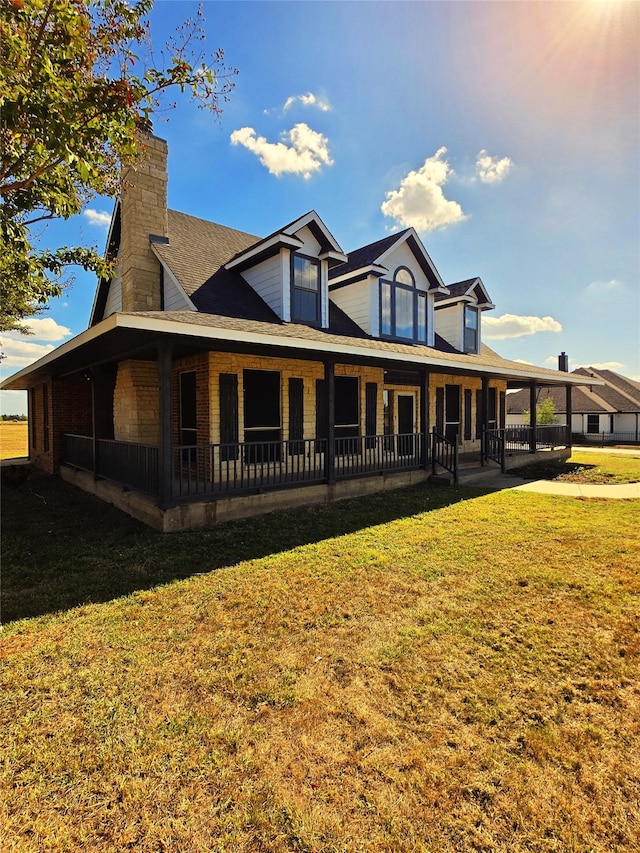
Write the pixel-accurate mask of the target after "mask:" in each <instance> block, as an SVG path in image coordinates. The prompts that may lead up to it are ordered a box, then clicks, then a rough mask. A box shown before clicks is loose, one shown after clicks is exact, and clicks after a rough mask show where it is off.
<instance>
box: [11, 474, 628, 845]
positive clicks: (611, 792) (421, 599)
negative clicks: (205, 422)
mask: <svg viewBox="0 0 640 853" xmlns="http://www.w3.org/2000/svg"><path fill="white" fill-rule="evenodd" d="M72 493H73V490H72V489H71V488H70V487H68V486H65V484H63V483H61V482H60V481H57V480H54V479H46V480H45V479H43V480H41V481H38V480H34V481H33V482H32V483H31V484H29V483H27V484H24V485H23V486H22V487H20V488H19V489H17V490H16V491H15V492H12V493H10V494H9V495H8V497H6V499H5V502H4V503H5V514H6V520H5V528H4V529H5V532H4V546H5V548H6V550H7V554H6V556H5V569H4V571H5V580H4V591H5V595H7V603H6V604H5V608H7V607H9V612H10V613H11V614H13V616H12V618H17V617H19V616H26V615H28V614H29V612H31V611H32V610H35V611H37V612H41V613H46V612H47V610H49V609H51V608H52V607H68V606H70V605H71V604H72V603H76V604H80V602H81V601H83V600H85V601H87V602H88V601H89V600H91V599H93V600H97V601H102V602H103V603H93V604H90V603H84V604H81V605H80V606H78V607H75V608H73V609H65V610H62V611H61V612H58V613H48V614H47V615H43V616H40V617H38V618H28V619H21V620H18V621H15V622H13V623H12V624H9V625H8V626H7V627H5V629H4V636H3V640H2V644H3V654H4V660H5V664H4V667H3V669H2V672H1V676H0V677H1V680H2V688H1V689H2V696H3V701H2V703H0V732H1V734H0V739H1V741H2V743H1V746H2V756H3V759H2V771H1V772H2V776H1V780H0V784H1V785H2V788H1V797H0V847H1V849H2V850H3V851H5V850H6V851H18V850H19V851H30V850H33V851H36V850H37V851H43V850H56V851H67V850H68V851H72V850H73V851H75V850H86V849H91V850H98V851H102V850H104V851H113V850H125V849H135V850H136V851H143V853H146V851H160V850H166V851H173V850H176V851H178V850H179V851H186V853H190V851H205V850H206V851H252V852H253V851H256V853H257V851H275V852H276V853H279V851H314V853H315V851H318V853H324V851H326V853H329V851H332V852H335V851H344V853H346V852H347V851H349V853H351V851H365V852H366V851H376V853H377V851H389V852H390V851H394V853H404V851H406V852H407V853H409V851H412V853H413V851H418V853H420V851H422V853H426V851H430V853H431V851H432V852H433V853H454V851H455V853H465V851H505V853H506V851H509V853H524V851H558V853H560V851H562V853H565V851H574V853H583V852H584V851H592V853H600V851H625V853H626V851H633V850H637V838H638V837H639V835H640V805H639V804H640V728H639V726H638V719H639V715H638V711H639V708H640V692H639V690H638V683H639V678H638V676H639V674H640V673H639V666H638V663H639V659H640V620H639V617H638V608H637V597H638V593H640V558H639V556H638V554H639V552H640V549H639V545H640V542H639V539H640V535H639V533H638V525H637V518H638V503H637V502H633V501H612V502H605V501H585V500H578V499H571V498H560V497H550V496H544V495H532V494H531V495H530V494H527V493H524V492H513V491H505V492H501V493H496V494H490V495H486V494H485V495H483V494H482V493H481V492H480V491H478V490H472V489H457V490H454V489H430V488H427V487H417V488H414V489H407V490H404V491H402V492H399V493H396V494H393V495H390V494H388V495H385V496H384V497H380V498H378V497H371V498H366V499H360V500H354V501H348V502H343V503H341V504H337V505H334V506H333V507H324V508H315V509H313V510H308V511H307V510H300V511H297V512H288V513H277V514H273V515H271V516H268V517H265V518H263V519H254V520H253V521H251V522H246V523H245V522H241V523H234V524H229V525H225V526H224V527H221V528H219V529H217V530H214V531H210V532H199V533H197V534H181V535H176V536H170V537H166V536H165V537H162V536H161V535H159V534H154V533H152V532H150V531H148V530H145V529H144V528H142V527H140V526H139V525H137V524H136V523H135V522H133V521H131V520H130V519H128V518H126V517H124V516H122V515H121V514H120V513H118V512H117V511H116V510H113V509H112V508H109V507H105V506H104V505H103V504H99V503H98V502H95V501H93V500H92V499H91V498H89V497H88V496H86V495H82V496H81V497H78V498H77V499H76V500H75V502H73V501H72V503H71V505H69V506H67V507H66V508H65V505H64V502H66V501H67V500H68V499H69V497H70V496H71V495H72ZM27 518H30V519H31V520H30V521H29V522H28V523H27V521H26V519H27ZM69 519H73V523H72V524H69ZM212 569H217V570H216V571H212ZM187 575H189V576H187ZM181 577H182V579H179V580H178V579H177V578H181ZM99 578H101V579H102V580H99ZM109 578H111V589H112V594H113V595H121V594H122V593H124V592H128V591H130V590H133V589H136V588H138V591H136V592H131V594H128V595H123V597H121V598H114V599H113V600H108V599H109ZM159 583H163V584H164V585H161V586H154V585H155V584H159ZM7 586H8V587H9V589H8V590H7ZM145 586H146V587H148V588H146V589H143V588H142V587H145ZM14 587H15V588H17V589H18V590H19V591H18V592H17V593H14V592H13V591H12V588H14ZM20 590H21V591H20ZM83 590H84V592H83ZM48 599H51V601H50V602H49V604H48V605H47V604H46V602H47V600H48ZM34 601H35V602H36V603H35V604H33V603H32V602H34ZM64 601H67V604H63V603H62V602H64ZM54 602H55V603H54Z"/></svg>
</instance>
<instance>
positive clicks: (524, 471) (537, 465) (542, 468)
mask: <svg viewBox="0 0 640 853" xmlns="http://www.w3.org/2000/svg"><path fill="white" fill-rule="evenodd" d="M597 467H598V466H597V465H588V464H585V463H584V462H567V461H566V460H562V459H553V460H551V461H550V462H532V463H531V464H530V465H523V466H521V467H520V468H511V469H510V470H509V471H507V474H512V475H513V476H515V477H523V478H524V479H525V480H558V479H560V478H564V477H567V478H568V477H572V476H573V477H575V476H577V475H580V474H583V473H585V472H587V471H592V470H594V469H595V468H597Z"/></svg>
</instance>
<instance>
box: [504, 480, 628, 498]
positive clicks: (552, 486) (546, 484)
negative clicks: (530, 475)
mask: <svg viewBox="0 0 640 853" xmlns="http://www.w3.org/2000/svg"><path fill="white" fill-rule="evenodd" d="M514 488H515V489H517V490H518V491H520V492H538V493H540V494H543V495H568V496H570V497H575V498H606V499H608V500H634V499H635V500H640V483H613V484H611V485H606V484H605V485H596V484H594V483H563V482H558V481H557V480H535V481H534V482H533V483H524V484H523V485H521V486H515V487H514Z"/></svg>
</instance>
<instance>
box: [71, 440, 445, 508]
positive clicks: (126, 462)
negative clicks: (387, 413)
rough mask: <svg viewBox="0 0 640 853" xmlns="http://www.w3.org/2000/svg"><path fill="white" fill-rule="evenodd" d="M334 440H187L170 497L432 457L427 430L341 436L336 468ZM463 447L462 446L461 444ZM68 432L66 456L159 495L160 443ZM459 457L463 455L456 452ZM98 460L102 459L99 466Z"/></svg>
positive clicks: (314, 479) (392, 466)
mask: <svg viewBox="0 0 640 853" xmlns="http://www.w3.org/2000/svg"><path fill="white" fill-rule="evenodd" d="M327 447H328V442H327V439H315V438H314V439H298V440H294V441H262V442H238V443H234V444H206V445H182V446H178V447H174V448H173V449H172V456H171V472H172V480H171V499H172V500H176V499H180V498H189V497H195V496H204V495H216V494H227V493H242V492H244V493H250V492H256V491H262V490H263V489H273V488H278V487H284V486H288V485H295V484H305V483H320V482H326V481H327V478H328V477H329V476H330V475H331V474H332V475H333V477H335V479H345V478H348V477H357V476H364V475H367V474H375V473H380V474H382V473H384V472H387V471H408V470H416V469H418V468H421V467H423V466H424V464H425V460H427V458H428V453H427V448H425V446H424V437H423V435H422V434H421V433H408V434H406V435H369V436H357V437H353V438H337V439H335V443H334V456H333V468H332V471H331V472H329V468H328V463H329V460H328V459H327ZM456 453H457V448H456ZM95 455H96V458H95V460H94V440H93V438H92V437H91V436H77V435H65V437H64V451H63V462H65V463H67V464H69V465H73V466H75V467H77V468H83V469H84V470H87V471H91V472H95V474H96V476H97V477H102V478H105V479H108V480H114V481H116V482H118V483H122V484H123V485H125V486H129V487H130V488H133V489H138V490H140V491H142V492H146V493H148V494H154V495H158V494H159V492H160V488H159V470H160V464H159V449H158V447H156V446H155V445H147V444H136V443H132V442H124V441H113V440H109V439H98V440H97V441H96V442H95ZM456 458H457V457H456ZM94 463H95V464H94Z"/></svg>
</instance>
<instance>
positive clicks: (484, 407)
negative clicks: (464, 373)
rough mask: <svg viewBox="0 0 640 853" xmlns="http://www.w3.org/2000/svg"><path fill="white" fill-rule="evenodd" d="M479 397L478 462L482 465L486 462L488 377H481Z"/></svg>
mask: <svg viewBox="0 0 640 853" xmlns="http://www.w3.org/2000/svg"><path fill="white" fill-rule="evenodd" d="M480 399H481V402H482V406H481V412H480V424H481V427H482V429H481V439H480V464H481V465H484V464H485V463H486V461H487V460H486V456H487V448H486V431H487V429H488V427H489V377H488V376H483V377H482V391H481V392H480Z"/></svg>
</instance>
